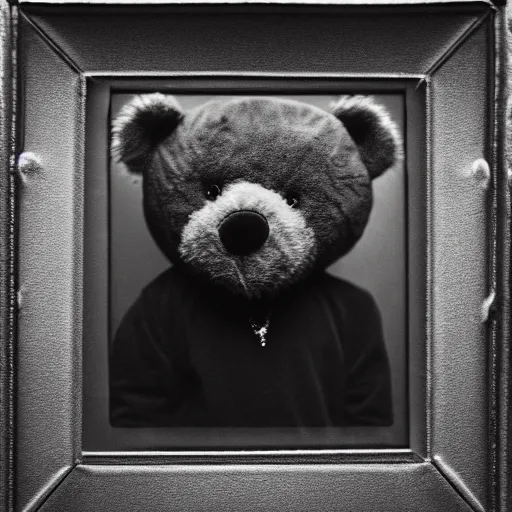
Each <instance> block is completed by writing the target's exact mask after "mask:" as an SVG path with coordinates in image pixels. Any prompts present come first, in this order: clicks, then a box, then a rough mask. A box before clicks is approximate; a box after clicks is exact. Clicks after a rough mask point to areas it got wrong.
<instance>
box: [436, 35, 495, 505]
mask: <svg viewBox="0 0 512 512" xmlns="http://www.w3.org/2000/svg"><path fill="white" fill-rule="evenodd" d="M488 30H489V28H488V26H487V25H483V26H481V28H479V29H478V31H477V32H476V33H475V34H474V35H473V36H472V37H471V38H470V39H468V40H467V41H466V42H465V43H464V44H463V45H462V46H461V47H460V48H459V50H458V51H457V52H456V53H455V54H454V55H453V57H452V58H451V59H450V60H448V61H447V62H446V63H445V65H444V66H443V67H442V68H441V69H440V70H439V71H438V72H437V73H436V74H435V75H434V78H433V86H432V101H433V118H432V130H433V140H434V147H433V151H432V157H433V162H432V163H433V169H434V172H433V174H432V254H433V268H432V270H433V274H432V281H431V286H432V288H433V290H432V293H433V295H432V308H431V315H432V317H431V318H432V337H433V339H432V342H433V354H432V355H433V361H432V362H433V411H432V417H433V425H432V449H433V453H434V454H435V455H438V456H441V457H442V458H443V460H444V461H445V462H446V464H447V465H448V466H450V467H451V468H452V469H453V470H454V471H455V472H456V473H457V474H458V475H459V476H460V478H462V480H463V481H464V482H465V484H466V485H467V486H468V487H469V488H470V489H471V490H472V492H473V494H474V495H475V496H476V497H477V499H478V500H479V501H480V503H482V504H485V503H486V500H487V489H486V486H485V483H484V482H485V479H484V478H482V475H485V474H487V472H488V466H487V455H488V453H487V441H488V437H487V421H488V420H487V404H488V402H487V378H488V375H487V371H486V368H487V361H488V360H487V354H488V348H487V343H488V341H487V332H486V325H485V324H483V323H482V320H481V308H482V303H483V301H484V300H485V298H486V297H487V295H488V293H489V276H488V275H487V268H488V240H489V233H488V227H489V218H490V216H489V213H488V208H487V204H488V197H489V196H488V194H489V192H488V190H486V189H484V188H482V186H481V185H480V183H479V181H478V180H477V179H476V178H475V177H473V176H472V175H471V166H472V164H473V162H474V161H475V160H476V159H478V158H489V155H488V154H487V140H488V139H487V137H488V132H487V130H486V123H484V122H482V120H484V119H489V114H488V110H487V108H488V107H487V105H488V101H489V92H490V91H489V87H490V84H489V80H488V77H487V75H486V73H484V72H483V70H485V69H486V66H487V59H488V57H487V55H488V54H487V52H486V51H485V48H486V40H487V39H486V38H487V37H488ZM468 64H470V65H468Z"/></svg>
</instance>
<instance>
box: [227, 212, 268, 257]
mask: <svg viewBox="0 0 512 512" xmlns="http://www.w3.org/2000/svg"><path fill="white" fill-rule="evenodd" d="M268 234H269V227H268V222H267V219H266V218H265V217H264V216H263V215H261V214H259V213H258V212H255V211H250V210H239V211H235V212H232V213H230V214H229V215H227V216H226V217H224V219H223V220H222V222H221V223H220V224H219V238H220V241H221V242H222V244H223V245H224V247H225V248H226V250H227V251H228V252H230V253H231V254H234V255H235V256H248V255H249V254H251V253H253V252H255V251H257V250H258V249H259V248H260V247H262V246H263V244H264V243H265V242H266V241H267V238H268Z"/></svg>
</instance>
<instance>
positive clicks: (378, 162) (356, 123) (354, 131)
mask: <svg viewBox="0 0 512 512" xmlns="http://www.w3.org/2000/svg"><path fill="white" fill-rule="evenodd" d="M333 114H334V115H335V116H336V117H337V118H338V119H339V120H340V121H341V122H342V123H343V125H344V126H345V128H346V130H347V131H348V133H349V135H350V136H351V137H352V139H353V140H354V142H355V143H356V145H357V148H358V150H359V154H360V155H361V160H362V161H363V163H364V165H365V166H366V168H367V169H368V172H369V173H370V177H371V178H372V179H374V178H377V176H380V175H381V174H382V173H383V172H384V171H385V170H386V169H388V168H389V167H391V166H392V165H393V164H394V163H395V162H396V161H397V160H399V159H400V158H401V156H402V154H401V147H402V140H401V137H400V134H399V131H398V128H397V126H396V124H395V123H394V122H393V121H392V119H391V116H390V115H389V113H388V111H387V110H386V109H385V108H384V107H383V106H382V105H379V104H377V103H375V101H374V100H373V98H371V97H369V96H359V95H358V96H342V97H341V98H340V99H339V100H338V102H337V103H336V104H335V105H334V109H333Z"/></svg>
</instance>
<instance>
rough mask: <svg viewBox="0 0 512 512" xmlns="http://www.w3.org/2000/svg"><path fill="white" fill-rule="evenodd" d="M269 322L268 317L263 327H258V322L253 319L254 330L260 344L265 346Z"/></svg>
mask: <svg viewBox="0 0 512 512" xmlns="http://www.w3.org/2000/svg"><path fill="white" fill-rule="evenodd" d="M269 323H270V322H269V319H268V318H267V320H266V322H265V323H264V324H263V325H262V326H261V327H258V325H257V324H256V322H254V321H253V320H251V328H252V331H253V332H254V334H255V335H256V336H257V337H258V339H259V342H260V345H261V346H262V347H264V346H265V345H266V344H267V332H268V326H269Z"/></svg>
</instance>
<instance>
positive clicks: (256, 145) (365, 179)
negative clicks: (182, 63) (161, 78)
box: [114, 95, 399, 296]
mask: <svg viewBox="0 0 512 512" xmlns="http://www.w3.org/2000/svg"><path fill="white" fill-rule="evenodd" d="M335 114H336V116H335V115H332V114H330V113H328V112H325V111H324V110H322V109H319V108H316V107H314V106H311V105H308V104H305V103H301V102H297V101H292V100H285V99H279V98H271V97H235V98H232V99H228V100H226V99H221V100H212V101H209V102H207V103H205V104H203V105H201V106H199V107H198V108H196V109H194V110H193V111H191V112H187V113H186V114H182V109H181V107H180V106H179V105H178V103H177V101H176V100H175V99H174V98H172V97H168V96H163V95H149V96H142V97H137V98H135V99H134V100H133V101H132V102H131V103H130V104H128V105H127V106H126V107H125V108H124V109H123V111H122V112H121V115H120V118H118V120H117V121H116V123H115V125H114V146H115V148H116V151H117V152H118V154H119V156H120V159H121V160H122V161H123V162H125V163H126V164H127V165H128V168H129V170H131V171H132V172H142V173H143V177H144V179H143V186H144V194H143V196H144V211H145V217H146V221H147V224H148V227H149V229H150V231H151V233H152V235H153V237H154V239H155V241H156V242H157V244H158V245H159V247H160V248H161V250H162V251H163V252H164V253H165V254H166V255H167V256H168V258H169V259H170V260H171V261H173V262H174V263H175V264H178V265H184V266H185V267H187V268H188V269H189V270H190V271H192V272H199V273H201V274H205V275H207V276H208V277H209V278H210V279H215V280H218V281H219V282H221V283H223V284H225V285H226V286H228V287H231V289H233V290H235V291H236V292H237V293H242V294H244V295H251V296H252V295H254V296H259V295H265V294H271V293H275V291H276V290H278V289H279V288H280V287H285V286H287V285H290V284H293V282H295V281H298V280H300V279H302V278H304V277H305V276H306V275H307V274H308V273H310V272H312V271H314V270H319V269H323V268H325V267H326V266H327V265H329V264H330V263H332V262H334V261H335V260H336V259H337V258H339V257H340V256H342V255H343V254H345V253H346V252H348V251H349V250H350V249H351V248H352V247H353V246H354V244H355V243H356V242H357V240H358V239H359V238H360V237H361V235H362V233H363V231H364V228H365V226H366V224H367V221H368V217H369V214H370V211H371V206H372V187H371V180H372V178H373V177H375V176H377V175H379V174H380V173H381V172H383V171H384V169H385V168H386V167H389V166H391V165H392V164H393V163H394V162H395V159H396V158H397V156H398V154H399V149H398V145H399V137H398V134H397V133H398V132H397V130H396V128H395V126H394V124H393V123H392V121H391V119H390V118H389V115H388V114H387V113H386V112H385V110H384V109H382V108H381V107H379V106H378V105H376V104H375V102H373V100H371V99H368V98H365V97H361V96H356V97H353V98H342V99H341V100H340V102H339V103H338V105H337V107H336V110H335ZM152 120H153V121H152ZM340 120H341V122H340ZM152 123H154V125H153V124H152ZM347 130H348V131H347ZM349 133H350V134H349ZM241 182H245V184H244V185H243V186H241V185H240V183H241ZM212 185H217V186H218V187H219V188H220V189H222V190H223V191H224V193H223V196H225V197H221V198H219V199H217V201H218V204H217V205H216V203H217V202H215V203H210V202H208V201H207V199H206V191H207V190H208V188H209V187H211V186H212ZM254 187H257V188H254ZM249 190H251V191H254V193H255V196H254V198H253V199H250V194H249V192H248V191H249ZM235 192H236V193H235ZM226 194H227V196H226ZM226 197H227V198H228V199H229V200H228V199H226ZM288 197H293V198H295V199H296V200H297V201H298V203H297V206H296V208H295V209H293V210H291V209H290V208H289V206H287V205H286V202H285V199H286V198H288ZM249 204H250V205H253V206H254V208H255V209H257V211H262V212H263V211H264V212H265V215H267V216H270V217H271V218H272V219H274V220H273V221H272V222H273V229H274V232H273V235H272V237H271V240H270V241H268V242H267V243H266V244H265V245H264V246H263V247H262V249H261V250H260V251H261V253H255V254H254V255H252V256H251V257H250V258H246V259H245V260H244V261H243V263H242V261H240V262H239V263H237V265H238V267H237V268H238V271H240V269H242V271H243V272H242V274H239V273H237V272H238V271H237V270H236V269H235V266H234V265H233V263H231V266H230V264H229V260H225V254H223V253H222V251H221V250H220V248H219V246H218V236H217V234H216V233H214V225H215V222H217V221H218V220H220V219H221V216H222V215H225V214H226V213H227V212H228V211H233V210H234V209H235V208H237V207H241V208H248V206H247V205H249ZM285 206H286V207H287V209H286V208H285ZM285 211H286V212H291V213H286V214H285V213H284V212H285ZM299 215H300V216H299ZM292 220H293V221H292ZM276 229H281V230H282V233H280V234H278V233H277V232H276ZM299 232H300V234H299V235H298V233H299ZM201 234H202V235H203V236H204V240H202V239H201ZM301 237H303V238H304V240H301ZM207 240H208V241H209V242H210V243H211V244H212V245H211V246H210V247H208V243H207ZM313 241H314V244H313ZM287 244H288V245H289V247H288V248H285V245H287ZM313 245H314V247H315V249H314V251H313V250H312V249H311V247H312V246H313ZM195 251H197V254H195V255H194V254H193V253H194V252H195ZM313 254H314V261H312V258H313V256H312V255H313ZM208 255H209V257H210V258H211V260H210V261H209V263H208ZM299 260H301V261H299ZM223 261H225V263H226V265H223V263H222V262H223ZM231 261H233V260H231ZM273 265H276V267H275V268H274V269H271V267H272V266H273ZM208 266H210V267H211V268H209V269H207V267H208ZM244 281H245V285H244V284H243V282H244Z"/></svg>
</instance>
